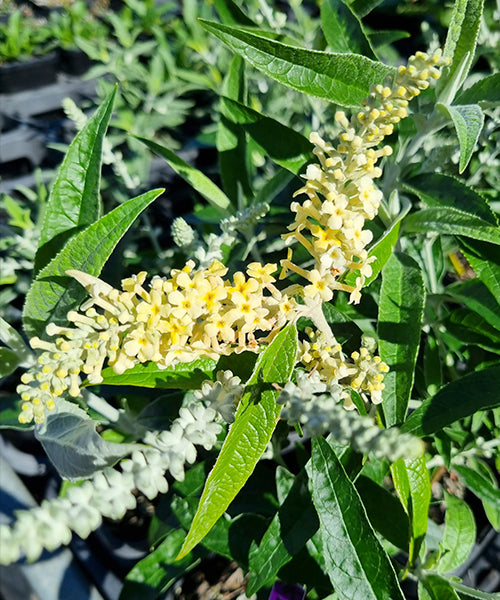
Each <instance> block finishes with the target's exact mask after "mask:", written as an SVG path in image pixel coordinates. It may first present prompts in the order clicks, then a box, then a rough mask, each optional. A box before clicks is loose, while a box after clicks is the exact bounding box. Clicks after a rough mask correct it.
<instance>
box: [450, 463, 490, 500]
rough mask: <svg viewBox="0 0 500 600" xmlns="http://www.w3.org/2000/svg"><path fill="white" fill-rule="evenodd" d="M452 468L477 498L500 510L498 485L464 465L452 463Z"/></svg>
mask: <svg viewBox="0 0 500 600" xmlns="http://www.w3.org/2000/svg"><path fill="white" fill-rule="evenodd" d="M453 470H454V471H456V472H457V473H458V474H459V475H460V477H461V478H462V479H463V480H464V483H465V485H466V486H467V487H468V488H469V489H470V490H471V492H474V494H475V495H476V496H477V497H478V498H480V499H481V500H484V501H485V502H488V503H490V504H491V505H492V506H494V507H495V508H496V509H497V510H500V489H498V487H497V486H495V485H494V484H493V483H492V482H491V481H490V480H489V479H487V478H486V477H485V476H484V475H483V474H482V473H479V472H478V471H476V470H475V469H471V468H470V467H467V466H465V465H453Z"/></svg>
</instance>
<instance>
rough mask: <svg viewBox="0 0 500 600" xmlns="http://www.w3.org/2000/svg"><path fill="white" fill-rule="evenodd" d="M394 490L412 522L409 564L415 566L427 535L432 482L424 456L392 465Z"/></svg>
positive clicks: (400, 460) (401, 460)
mask: <svg viewBox="0 0 500 600" xmlns="http://www.w3.org/2000/svg"><path fill="white" fill-rule="evenodd" d="M391 473H392V480H393V482H394V488H395V490H396V493H397V495H398V497H399V499H400V501H401V504H402V505H403V508H404V509H405V511H406V514H407V515H408V518H409V520H410V552H409V559H408V560H409V563H410V565H413V564H414V562H415V560H416V559H417V557H418V552H419V550H420V546H421V545H422V542H423V541H424V537H425V534H426V533H427V516H428V512H429V504H430V501H431V481H430V477H429V470H428V469H427V467H426V464H425V458H424V456H421V457H419V458H415V459H406V460H403V459H402V458H400V459H399V460H398V461H396V462H395V463H393V464H392V465H391Z"/></svg>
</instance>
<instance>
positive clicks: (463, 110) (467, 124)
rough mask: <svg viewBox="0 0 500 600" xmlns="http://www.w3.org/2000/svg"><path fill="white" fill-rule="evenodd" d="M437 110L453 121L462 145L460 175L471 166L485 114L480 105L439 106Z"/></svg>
mask: <svg viewBox="0 0 500 600" xmlns="http://www.w3.org/2000/svg"><path fill="white" fill-rule="evenodd" d="M436 108H438V109H439V110H441V111H442V112H445V113H446V114H447V115H448V116H449V117H450V119H451V120H452V121H453V125H454V126H455V131H456V132H457V137H458V142H459V144H460V165H459V170H458V172H459V173H463V172H464V171H465V169H466V167H467V165H468V164H469V161H470V159H471V156H472V153H473V152H474V148H475V146H476V142H477V140H478V139H479V134H480V133H481V130H482V129H483V125H484V114H483V111H482V110H481V107H480V106H479V105H478V104H464V105H459V106H446V105H445V104H441V103H439V104H437V105H436Z"/></svg>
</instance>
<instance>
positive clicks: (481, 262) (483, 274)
mask: <svg viewBox="0 0 500 600" xmlns="http://www.w3.org/2000/svg"><path fill="white" fill-rule="evenodd" d="M460 242H461V243H460V246H461V248H462V252H463V253H464V254H465V257H466V258H467V260H468V261H469V264H470V266H471V267H472V268H473V269H474V272H475V273H476V275H477V276H478V278H479V279H480V280H481V281H482V282H483V283H484V285H485V286H486V287H487V288H488V289H489V290H490V292H491V293H492V295H493V296H494V297H495V298H500V248H499V247H498V246H492V245H491V244H487V243H485V242H475V241H472V240H460Z"/></svg>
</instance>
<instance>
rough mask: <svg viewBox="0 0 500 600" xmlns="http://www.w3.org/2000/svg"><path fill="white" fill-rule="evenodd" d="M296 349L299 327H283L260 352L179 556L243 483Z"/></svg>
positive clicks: (275, 414)
mask: <svg viewBox="0 0 500 600" xmlns="http://www.w3.org/2000/svg"><path fill="white" fill-rule="evenodd" d="M296 354H297V330H296V329H295V327H294V326H293V325H288V326H287V327H286V328H285V329H283V330H282V331H281V332H280V333H279V334H278V335H277V336H276V338H275V339H274V340H273V342H272V343H271V344H270V345H269V346H268V348H267V349H266V350H265V351H264V352H263V353H262V355H261V356H260V359H259V361H258V362H257V365H256V366H255V370H254V372H253V374H252V376H251V377H250V379H249V380H248V383H247V385H246V388H245V394H244V396H243V398H242V400H241V402H240V405H239V407H238V410H237V411H236V416H235V422H234V423H233V425H232V426H231V429H230V430H229V433H228V436H227V438H226V440H225V442H224V445H223V447H222V450H221V452H220V454H219V457H218V459H217V462H216V463H215V466H214V468H213V469H212V471H211V473H210V475H209V476H208V478H207V481H206V484H205V489H204V490H203V494H202V496H201V499H200V504H199V506H198V511H197V513H196V515H195V517H194V519H193V523H192V525H191V529H190V530H189V532H188V534H187V537H186V540H185V542H184V545H183V547H182V549H181V551H180V553H179V558H182V557H183V556H185V555H186V554H187V553H188V552H189V551H190V550H191V549H192V548H194V546H196V544H197V543H198V542H199V541H201V540H202V539H203V537H204V536H205V535H206V534H207V532H208V531H209V530H210V529H211V528H212V526H213V525H214V523H215V522H216V521H217V519H219V517H220V516H221V515H222V514H223V513H224V511H225V510H226V508H227V507H228V506H229V504H230V503H231V501H232V500H233V499H234V497H235V496H236V494H237V493H238V492H239V491H240V489H241V488H242V487H243V485H244V484H245V482H246V481H247V479H248V478H249V477H250V475H251V473H252V471H253V470H254V468H255V465H256V464H257V461H258V460H259V458H260V457H261V455H262V453H263V452H264V450H265V448H266V446H267V443H268V442H269V440H270V439H271V436H272V433H273V431H274V429H275V427H276V423H277V420H278V418H279V414H280V410H281V407H280V406H279V405H278V404H276V397H277V395H278V393H279V392H278V391H277V390H276V389H274V387H272V386H271V384H272V383H273V382H279V383H283V384H284V383H285V382H287V381H288V380H289V378H290V376H291V374H292V369H293V367H294V365H295V359H296Z"/></svg>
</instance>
